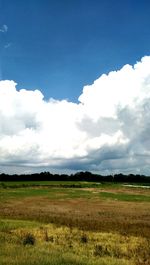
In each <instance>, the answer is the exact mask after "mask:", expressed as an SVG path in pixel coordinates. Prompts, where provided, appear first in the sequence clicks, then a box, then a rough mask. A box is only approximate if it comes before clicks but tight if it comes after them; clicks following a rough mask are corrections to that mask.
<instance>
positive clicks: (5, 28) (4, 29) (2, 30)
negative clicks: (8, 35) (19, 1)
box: [0, 24, 8, 32]
mask: <svg viewBox="0 0 150 265" xmlns="http://www.w3.org/2000/svg"><path fill="white" fill-rule="evenodd" d="M7 31H8V26H7V25H5V24H4V25H3V26H2V27H1V28H0V32H7Z"/></svg>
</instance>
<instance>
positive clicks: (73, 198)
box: [0, 182, 150, 265]
mask: <svg viewBox="0 0 150 265" xmlns="http://www.w3.org/2000/svg"><path fill="white" fill-rule="evenodd" d="M0 216H1V219H0V250H1V252H0V264H2V265H6V264H10V265H22V264H23V265H27V264H28V265H32V264H34V265H48V264H51V265H63V264H66V265H77V264H78V265H80V264H81V265H82V264H88V265H98V264H99V265H101V264H108V265H121V264H123V265H128V264H131V265H140V264H141V265H142V264H143V265H144V264H145V265H149V264H150V189H149V188H148V187H140V186H139V187H132V186H131V187H128V186H123V185H121V184H109V185H108V184H99V183H97V184H96V183H83V182H82V183H66V182H65V183H52V182H50V183H44V182H43V183H39V184H38V183H0ZM8 253H9V254H8Z"/></svg>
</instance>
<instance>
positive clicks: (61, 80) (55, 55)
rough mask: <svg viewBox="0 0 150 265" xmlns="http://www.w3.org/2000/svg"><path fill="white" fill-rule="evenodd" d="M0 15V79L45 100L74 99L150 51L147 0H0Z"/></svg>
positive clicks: (149, 10)
mask: <svg viewBox="0 0 150 265" xmlns="http://www.w3.org/2000/svg"><path fill="white" fill-rule="evenodd" d="M0 14H1V16H0V25H1V26H2V25H7V26H8V31H7V32H5V33H3V32H0V48H1V58H0V60H1V68H2V69H1V72H2V74H1V75H2V79H9V80H11V79H12V80H15V81H16V82H17V83H18V86H19V87H20V88H27V89H34V88H38V89H40V90H41V91H42V93H43V94H44V96H45V98H46V99H48V98H50V97H53V98H56V99H64V98H68V99H69V100H70V101H77V99H78V97H79V95H80V94H81V92H82V88H83V86H84V85H86V84H91V83H93V81H94V80H95V79H96V78H98V77H99V76H100V75H101V74H102V73H108V72H109V71H110V70H115V69H120V68H121V67H122V66H123V65H124V64H126V63H130V64H134V63H135V62H136V61H137V60H139V59H140V58H141V57H142V56H143V55H148V54H149V51H150V34H149V33H150V30H149V29H150V18H149V14H150V2H149V1H148V0H143V1H141V0H136V1H135V0H126V1H123V0H120V1H119V0H27V1H21V0H13V1H12V0H0ZM7 45H8V46H9V47H7ZM4 46H5V47H7V48H4Z"/></svg>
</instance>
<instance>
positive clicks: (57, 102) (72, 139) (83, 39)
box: [0, 0, 150, 175]
mask: <svg viewBox="0 0 150 265" xmlns="http://www.w3.org/2000/svg"><path fill="white" fill-rule="evenodd" d="M0 14H1V15H0V172H8V173H20V172H24V173H28V172H40V171H45V170H46V171H47V170H48V171H51V172H61V173H64V172H75V171H80V170H88V171H92V172H95V173H100V174H114V173H120V172H121V173H135V174H146V175H149V174H150V138H149V134H150V123H149V118H150V18H149V14H150V2H149V1H148V0H143V1H142V0H136V1H135V0H126V1H124V0H120V1H119V0H55V1H54V0H26V1H20V0H13V1H11V0H0Z"/></svg>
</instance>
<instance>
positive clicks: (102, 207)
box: [0, 190, 150, 237]
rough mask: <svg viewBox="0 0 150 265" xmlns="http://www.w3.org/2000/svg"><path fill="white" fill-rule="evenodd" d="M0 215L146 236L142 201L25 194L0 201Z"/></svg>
mask: <svg viewBox="0 0 150 265" xmlns="http://www.w3.org/2000/svg"><path fill="white" fill-rule="evenodd" d="M109 191H110V190H109ZM0 216H2V217H7V218H17V219H25V220H26V219H28V220H39V221H42V222H45V223H48V222H52V223H55V224H58V225H67V226H70V227H78V228H80V229H83V230H92V231H96V230H97V231H107V232H113V231H114V232H119V233H121V234H123V235H128V234H131V235H137V236H139V235H140V236H144V237H150V203H144V202H123V201H115V200H112V201H111V200H101V199H100V198H97V199H96V198H94V199H92V200H88V199H83V198H82V199H80V198H77V199H67V200H65V199H62V200H57V199H53V200H52V199H49V198H46V197H30V198H29V197H28V198H22V199H18V200H12V201H11V200H8V201H7V203H5V204H2V203H0Z"/></svg>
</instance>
